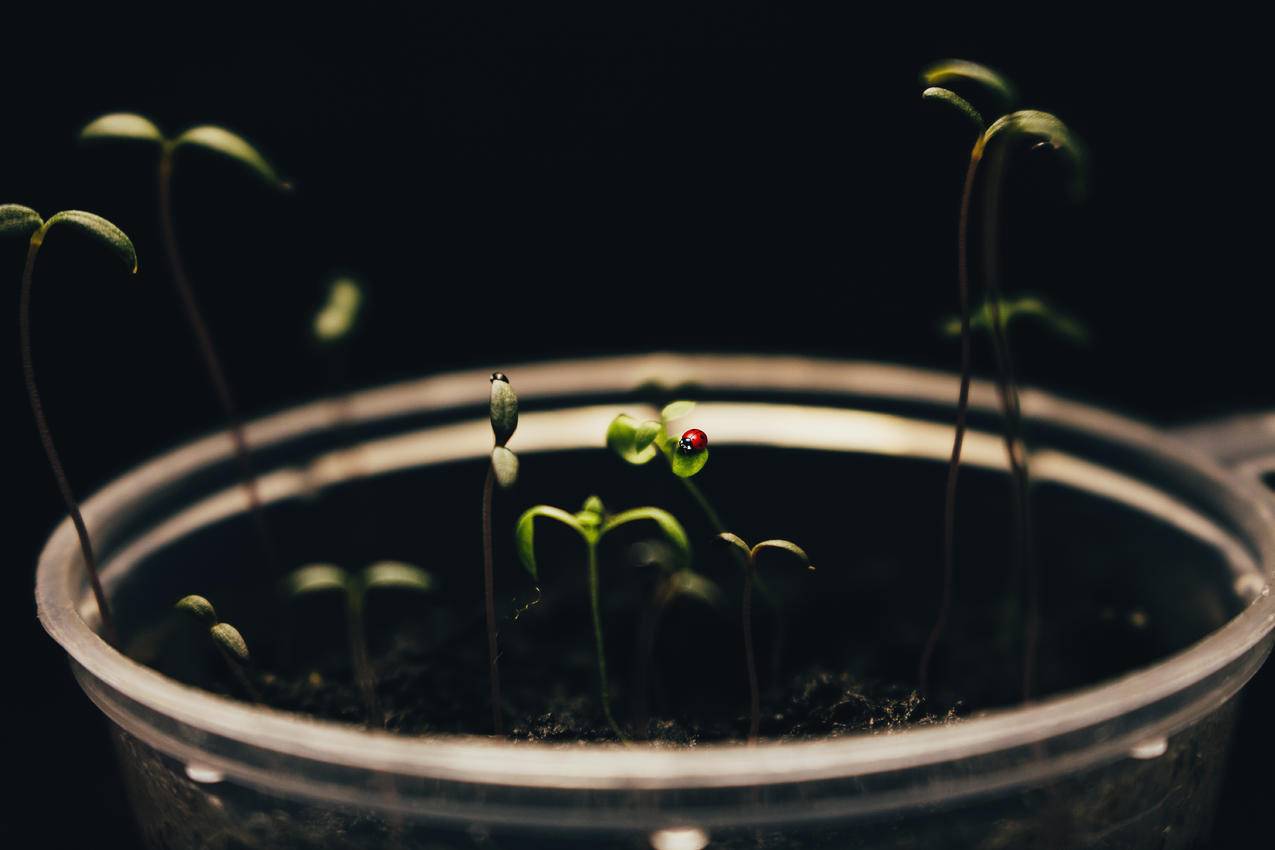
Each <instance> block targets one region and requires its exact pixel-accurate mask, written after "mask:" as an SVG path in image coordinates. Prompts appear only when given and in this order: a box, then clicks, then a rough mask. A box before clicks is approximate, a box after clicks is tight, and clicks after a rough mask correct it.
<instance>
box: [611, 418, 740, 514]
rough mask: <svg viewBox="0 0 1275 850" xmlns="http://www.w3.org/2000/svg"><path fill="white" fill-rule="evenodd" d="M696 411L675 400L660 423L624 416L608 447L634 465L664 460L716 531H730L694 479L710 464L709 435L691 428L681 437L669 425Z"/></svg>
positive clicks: (616, 421)
mask: <svg viewBox="0 0 1275 850" xmlns="http://www.w3.org/2000/svg"><path fill="white" fill-rule="evenodd" d="M694 409H695V402H693V401H675V402H672V403H671V404H666V405H665V406H664V407H663V408H662V409H661V410H660V418H659V420H658V421H657V420H655V419H648V420H646V421H644V422H639V421H638V420H636V419H634V418H633V417H632V416H629V415H628V414H627V413H621V414H620V415H619V416H617V417H615V419H613V420H611V424H610V425H609V426H608V427H607V436H606V440H607V446H608V447H609V448H610V449H611V451H613V452H615V453H616V454H617V455H619V456H620V457H621V458H623V459H624V460H625V461H626V462H628V463H631V464H633V465H634V466H642V465H644V464H647V463H650V461H651V460H652V459H654V458H655V457H656V456H657V455H659V456H661V457H663V458H664V459H665V460H666V461H667V462H668V465H669V469H670V470H671V471H672V473H673V474H674V475H675V476H677V478H678V480H680V481H681V482H682V485H683V486H684V487H686V491H687V492H688V493H690V495H691V498H692V499H694V500H695V503H696V504H697V505H699V507H700V510H702V511H703V512H704V516H705V517H707V519H708V522H709V525H711V526H712V527H713V531H714V532H716V533H718V534H720V533H722V532H723V531H725V530H726V526H725V525H723V524H722V520H721V517H720V516H718V514H717V511H716V510H714V509H713V506H712V504H710V503H709V501H708V499H706V498H705V497H704V493H703V492H702V491H701V490H700V489H699V487H697V486H696V485H695V482H694V481H692V480H691V479H692V478H693V477H694V476H696V475H698V474H699V472H700V471H701V470H702V469H703V468H704V466H705V465H706V464H707V463H708V435H707V434H705V433H704V432H703V431H701V430H699V429H698V428H691V429H689V430H688V431H686V432H684V433H683V434H682V436H681V437H674V436H673V435H672V434H671V433H669V423H671V422H673V421H675V420H678V419H683V418H685V417H686V416H688V415H690V413H691V411H693V410H694Z"/></svg>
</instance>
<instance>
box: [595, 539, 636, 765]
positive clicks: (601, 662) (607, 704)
mask: <svg viewBox="0 0 1275 850" xmlns="http://www.w3.org/2000/svg"><path fill="white" fill-rule="evenodd" d="M586 548H587V549H588V551H589V564H588V567H589V610H590V612H591V613H592V615H593V645H594V648H595V650H596V651H597V656H598V679H599V682H598V689H599V692H600V693H601V695H602V713H603V714H604V715H606V720H607V723H608V724H609V725H610V726H611V731H613V732H614V733H615V735H616V737H617V738H619V739H620V740H621V741H623V742H625V743H627V742H628V738H627V737H626V736H625V734H624V733H623V732H622V731H620V724H618V723H616V722H615V717H614V716H613V715H612V714H611V689H610V688H609V687H608V686H607V658H606V649H605V647H604V646H603V643H602V608H601V600H600V594H599V592H598V547H597V544H596V543H592V542H590V543H589V544H588V546H587V547H586Z"/></svg>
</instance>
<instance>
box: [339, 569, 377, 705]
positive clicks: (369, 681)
mask: <svg viewBox="0 0 1275 850" xmlns="http://www.w3.org/2000/svg"><path fill="white" fill-rule="evenodd" d="M345 626H346V629H348V631H349V642H350V661H351V663H352V664H353V665H354V678H355V679H357V680H358V683H359V690H360V691H362V693H363V705H364V707H365V708H367V720H368V723H370V724H372V725H373V726H375V727H376V728H378V729H384V728H385V713H384V712H383V711H381V701H380V699H378V698H377V695H376V673H375V672H374V671H373V670H372V657H371V654H370V653H369V652H368V648H367V632H366V631H365V630H364V624H363V593H362V590H361V589H359V588H357V587H353V588H349V589H348V590H347V591H346V614H345Z"/></svg>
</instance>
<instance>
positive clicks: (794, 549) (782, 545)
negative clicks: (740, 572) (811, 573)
mask: <svg viewBox="0 0 1275 850" xmlns="http://www.w3.org/2000/svg"><path fill="white" fill-rule="evenodd" d="M767 549H772V550H775V551H779V552H787V553H788V554H790V555H794V556H796V557H797V558H798V559H799V560H800V561H801V562H802V563H803V564H805V565H806V568H807V569H810V570H813V569H814V568H815V567H814V565H813V564H811V563H810V556H809V555H807V554H806V550H805V549H802V548H801V547H800V546H798V545H797V544H796V543H793V542H792V541H791V540H763V541H762V542H760V543H758V544H757V545H756V546H754V547H753V558H756V557H757V555H758V553H760V552H763V551H765V550H767Z"/></svg>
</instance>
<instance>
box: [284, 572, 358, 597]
mask: <svg viewBox="0 0 1275 850" xmlns="http://www.w3.org/2000/svg"><path fill="white" fill-rule="evenodd" d="M349 587H350V576H349V574H348V573H347V572H346V571H345V570H343V569H341V568H340V567H338V566H337V565H336V564H309V565H307V566H304V567H301V568H299V569H296V570H293V571H292V572H291V573H289V574H288V575H287V577H286V578H284V580H283V592H284V595H285V596H287V597H289V598H295V597H297V596H305V595H309V594H312V593H324V592H327V591H332V590H339V591H341V592H342V593H345V592H347V591H348V590H349Z"/></svg>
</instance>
